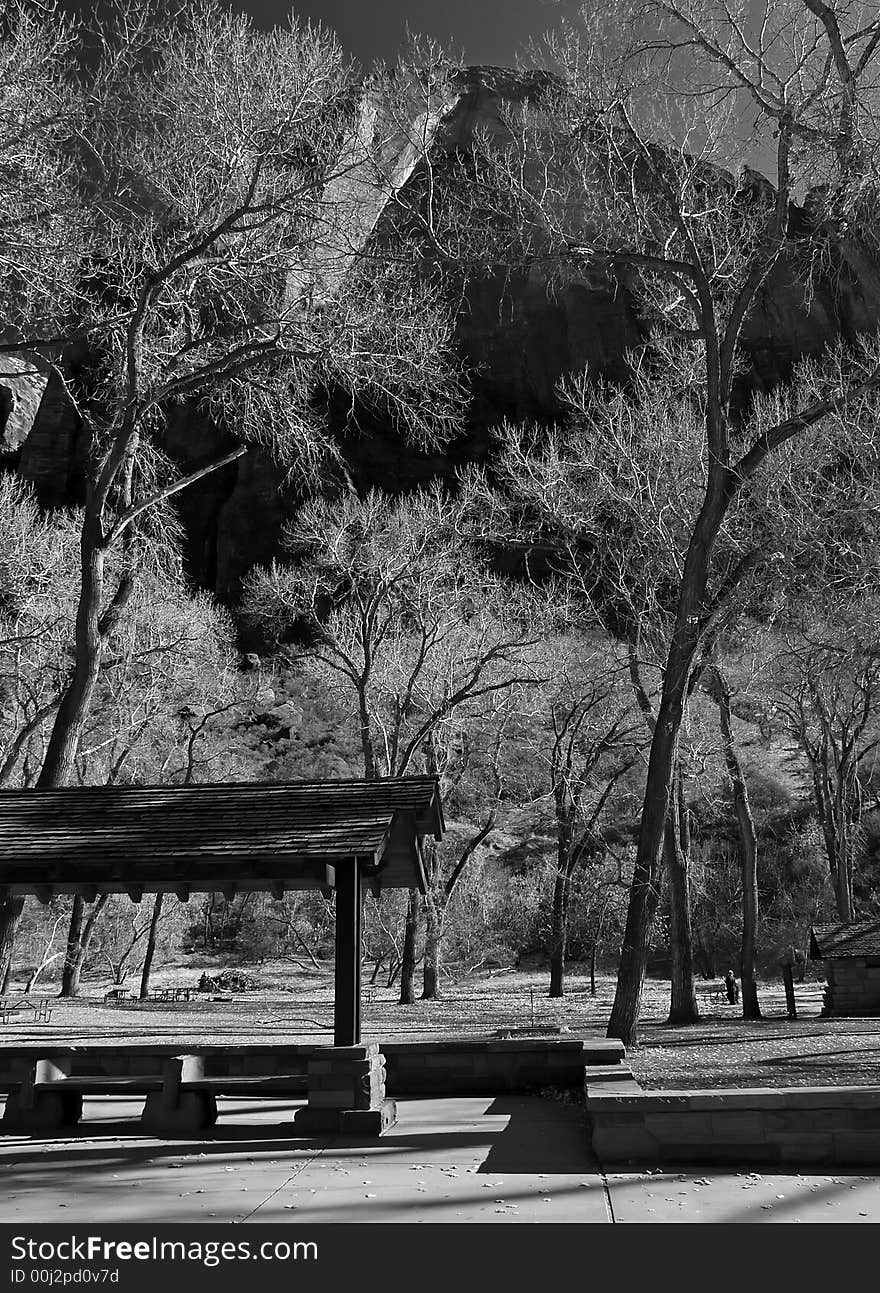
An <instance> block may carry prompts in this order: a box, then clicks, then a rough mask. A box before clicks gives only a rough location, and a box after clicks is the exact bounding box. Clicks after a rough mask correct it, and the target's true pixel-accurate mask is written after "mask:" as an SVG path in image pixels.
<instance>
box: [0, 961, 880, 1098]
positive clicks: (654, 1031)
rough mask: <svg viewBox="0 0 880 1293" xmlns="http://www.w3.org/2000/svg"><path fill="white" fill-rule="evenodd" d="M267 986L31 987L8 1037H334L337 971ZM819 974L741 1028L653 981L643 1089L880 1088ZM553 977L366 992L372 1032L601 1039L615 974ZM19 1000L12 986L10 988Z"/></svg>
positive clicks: (637, 1061) (766, 995) (286, 973)
mask: <svg viewBox="0 0 880 1293" xmlns="http://www.w3.org/2000/svg"><path fill="white" fill-rule="evenodd" d="M258 973H259V975H260V978H261V979H262V980H263V982H264V983H265V985H266V987H265V989H264V990H263V991H261V992H254V993H248V994H241V995H236V996H234V997H232V998H231V999H228V1000H224V1001H217V1000H211V999H210V998H207V997H206V998H203V999H200V1000H197V1001H192V1002H179V1003H176V1004H174V1005H169V1004H167V1003H164V1002H159V1001H154V1002H144V1003H139V1004H136V1005H118V1006H117V1005H108V1004H105V1003H104V1000H103V994H104V992H105V991H106V989H107V987H108V985H107V984H87V985H86V986H85V989H84V994H85V995H84V996H83V997H82V998H81V999H79V1000H77V1001H59V1000H58V999H57V998H53V996H52V994H53V992H54V991H55V990H56V989H54V988H53V987H52V986H51V985H49V986H47V987H46V988H45V989H44V990H43V991H42V992H39V991H38V992H37V993H35V994H33V995H34V996H45V997H47V998H49V1004H50V1007H51V1011H52V1013H51V1019H50V1020H49V1021H48V1022H43V1023H27V1022H21V1021H20V1020H16V1019H13V1021H12V1022H10V1023H7V1024H5V1025H2V1026H0V1043H2V1042H6V1043H7V1044H13V1043H15V1042H22V1041H31V1040H38V1039H41V1038H42V1039H48V1038H49V1037H51V1038H53V1039H54V1040H57V1041H69V1042H88V1041H95V1042H98V1041H103V1042H107V1041H110V1040H117V1041H120V1042H123V1043H124V1042H125V1041H131V1042H134V1041H143V1042H146V1041H157V1042H158V1041H169V1040H175V1041H181V1042H183V1041H185V1040H187V1039H189V1040H191V1041H197V1040H203V1041H208V1040H212V1041H217V1040H220V1041H222V1040H224V1039H225V1040H228V1041H229V1042H243V1041H247V1040H254V1041H260V1040H262V1041H269V1040H282V1039H285V1040H291V1041H295V1040H302V1041H319V1040H322V1039H329V1037H330V1035H331V1034H332V1022H333V1021H332V1016H333V985H332V974H331V972H330V969H329V967H328V968H327V970H326V971H325V970H322V971H321V972H315V973H303V972H302V971H299V970H292V969H290V968H288V967H285V966H283V965H277V966H271V967H262V968H261V970H260V971H259V972H258ZM197 978H198V974H197V973H194V972H193V971H192V970H191V969H183V968H178V969H175V968H173V967H172V968H167V969H165V970H163V971H161V972H159V973H158V974H157V975H156V976H155V979H154V983H153V987H154V989H156V990H158V989H161V988H162V987H164V986H167V985H170V984H181V983H186V984H189V985H191V986H194V985H195V982H196V980H197ZM822 987H823V985H822V983H821V982H819V981H813V982H806V983H803V984H797V985H796V998H797V1005H798V1019H797V1021H793V1020H790V1019H788V1018H787V1015H786V1010H785V1002H784V997H783V991H782V984H781V982H775V983H767V984H762V985H761V990H760V1000H761V1005H762V1011H763V1014H764V1018H763V1019H762V1020H761V1021H760V1022H757V1023H748V1024H747V1023H745V1022H744V1021H743V1020H742V1019H741V1018H739V1017H738V1007H734V1006H729V1005H727V1004H726V1001H722V1000H720V999H719V998H718V996H717V995H715V994H714V993H713V992H712V990H711V989H710V988H709V986H708V985H703V984H700V985H699V987H698V996H699V1000H700V1008H701V1013H702V1015H703V1018H702V1021H701V1023H699V1024H697V1025H694V1026H691V1027H686V1028H669V1027H668V1026H667V1025H666V1024H665V1023H664V1020H665V1017H666V1013H667V1010H668V1002H669V984H668V983H665V982H663V981H655V980H649V981H648V982H647V983H646V985H645V993H644V998H643V1010H642V1022H641V1026H640V1032H639V1044H638V1046H635V1047H632V1048H630V1051H629V1060H630V1063H631V1064H632V1067H633V1070H634V1072H635V1075H636V1077H637V1078H638V1080H639V1081H640V1082H641V1083H642V1085H643V1086H645V1087H646V1088H655V1089H661V1088H667V1089H673V1090H674V1089H691V1090H693V1089H699V1088H701V1087H733V1086H762V1087H774V1086H850V1085H865V1086H868V1085H875V1084H880V1018H877V1019H852V1020H845V1019H840V1020H829V1019H822V1018H820V1011H821V1003H822ZM546 994H547V977H546V974H543V973H537V972H535V973H500V974H493V975H487V974H482V975H478V976H474V977H472V978H470V979H467V980H463V981H460V982H459V983H457V984H455V985H450V986H449V987H448V988H447V989H446V994H445V997H444V999H443V1000H442V1001H438V1002H421V1001H419V1002H417V1003H416V1004H415V1005H413V1006H406V1007H404V1006H399V1005H398V1004H397V993H396V990H395V989H387V988H385V987H381V986H377V987H373V988H370V987H366V988H365V992H364V1007H363V1031H364V1036H365V1039H376V1040H385V1041H392V1040H397V1041H406V1040H414V1041H415V1040H426V1039H429V1038H431V1037H436V1038H437V1039H438V1040H440V1039H443V1038H454V1037H456V1036H470V1037H474V1036H485V1037H492V1036H497V1035H499V1034H501V1035H503V1034H505V1033H510V1034H512V1035H514V1036H517V1035H527V1034H528V1033H534V1034H536V1035H538V1036H541V1035H544V1036H552V1035H558V1034H560V1033H561V1034H563V1035H564V1034H570V1035H571V1036H574V1037H576V1036H584V1035H589V1034H593V1035H595V1034H597V1033H598V1034H602V1033H604V1031H605V1027H606V1025H607V1020H608V1014H609V1011H610V1009H611V1002H612V999H613V995H614V980H613V978H611V977H608V976H604V977H602V978H600V979H599V980H598V981H597V991H596V996H595V997H593V996H591V995H590V991H589V981H588V980H587V979H586V978H581V977H578V976H577V975H573V976H572V977H571V978H570V980H569V989H568V993H567V995H566V997H565V998H564V999H563V1000H561V1001H551V1000H549V999H548V997H547V995H546ZM10 995H11V996H12V997H13V999H14V996H15V993H13V994H10Z"/></svg>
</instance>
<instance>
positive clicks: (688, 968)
mask: <svg viewBox="0 0 880 1293" xmlns="http://www.w3.org/2000/svg"><path fill="white" fill-rule="evenodd" d="M663 856H664V862H665V864H666V874H667V876H668V878H669V951H670V956H671V960H672V985H671V995H670V1003H669V1018H668V1020H667V1023H670V1024H695V1023H697V1022H698V1021H699V1018H700V1013H699V1010H698V1009H697V994H696V990H695V988H694V950H693V938H692V932H691V903H690V886H689V883H688V880H689V877H688V855H687V852H686V850H685V849H684V847H683V846H682V840H681V833H680V830H679V825H678V813H677V805H676V804H675V803H672V802H671V803H670V805H669V812H668V813H667V817H666V827H665V831H664V837H663Z"/></svg>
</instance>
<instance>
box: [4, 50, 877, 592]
mask: <svg viewBox="0 0 880 1293" xmlns="http://www.w3.org/2000/svg"><path fill="white" fill-rule="evenodd" d="M541 80H542V75H541V74H536V75H535V77H534V78H533V79H532V80H528V79H523V78H516V77H514V75H513V74H512V73H510V72H506V71H504V70H503V69H496V68H469V69H466V70H465V71H463V72H462V73H461V75H460V77H459V78H458V81H457V82H456V84H455V86H454V87H453V89H452V90H451V91H450V93H449V94H448V95H447V96H446V97H445V98H444V99H443V101H442V103H441V104H440V105H439V106H438V107H437V109H436V110H435V111H432V112H430V113H424V112H422V113H421V115H420V114H419V110H418V109H414V111H413V115H412V116H411V118H410V120H409V122H408V123H406V122H405V123H403V124H402V125H400V126H399V128H397V129H395V128H394V126H393V123H389V121H388V119H387V118H383V116H382V113H381V111H380V110H379V108H378V107H377V102H378V101H377V97H376V96H375V94H373V92H372V91H371V90H369V89H368V90H367V91H365V94H364V99H363V103H362V105H361V112H360V115H359V118H358V121H357V126H356V138H353V140H352V148H353V150H354V148H355V145H357V147H358V148H360V149H361V154H360V155H362V156H366V155H367V154H368V153H369V151H370V147H371V148H372V156H371V159H370V160H368V161H365V162H363V163H360V164H359V165H356V166H352V168H351V171H350V173H349V175H348V176H347V178H346V180H345V184H344V189H341V190H340V192H338V193H335V192H334V193H333V194H328V197H331V198H333V200H334V201H336V202H337V203H338V204H339V206H340V208H341V209H342V210H343V211H346V210H348V212H349V215H348V219H349V229H348V241H349V245H350V251H349V253H348V254H344V253H342V252H337V253H335V254H334V255H332V256H329V255H328V256H325V257H324V258H323V259H322V260H320V261H319V262H318V263H316V264H312V265H310V266H308V267H299V268H298V269H294V270H292V272H291V276H290V280H289V282H288V285H287V291H288V294H290V293H303V292H306V291H308V292H310V293H311V294H315V293H322V292H333V291H335V290H338V288H339V285H340V284H341V283H342V282H343V281H344V276H345V270H346V267H347V263H348V260H349V257H350V256H351V255H354V254H355V253H356V250H357V248H358V247H359V246H362V245H363V244H364V243H365V242H366V240H367V239H369V238H371V237H381V229H382V220H383V216H384V214H385V211H386V207H387V204H388V202H389V200H390V199H391V197H392V196H393V194H394V193H395V192H397V191H399V190H400V189H401V188H403V187H405V186H406V185H407V184H408V183H410V182H411V181H412V179H413V176H414V173H416V172H417V170H418V167H419V165H420V160H421V155H422V154H421V151H420V149H419V148H418V147H414V146H413V139H415V138H425V139H427V140H428V141H429V143H430V146H431V149H432V155H433V156H435V157H436V158H437V159H438V164H439V165H440V166H441V167H442V160H443V157H444V156H449V155H451V154H452V153H453V152H455V151H456V150H466V149H467V147H468V143H469V141H470V138H471V136H472V132H473V131H474V129H475V127H477V126H480V127H481V128H483V129H488V130H490V131H491V130H495V129H498V128H499V125H498V123H499V104H500V101H501V99H503V98H511V97H513V98H522V97H524V96H526V95H529V94H532V93H534V92H536V91H539V90H540V85H541ZM365 145H369V147H368V148H366V149H365ZM353 155H354V152H353ZM799 215H800V213H797V212H795V213H794V220H793V229H794V231H795V234H796V231H797V225H798V219H799ZM878 321H880V278H878V276H877V274H876V272H875V271H874V269H873V267H872V266H870V265H868V264H865V263H863V262H862V261H861V260H860V259H859V258H858V255H857V253H856V252H855V251H854V250H853V249H848V248H843V249H842V250H841V255H840V262H839V265H838V267H837V272H836V274H835V275H834V281H833V282H831V281H829V282H828V283H827V284H825V285H820V287H819V289H818V290H817V291H816V292H815V294H814V296H813V298H812V300H811V301H810V303H809V305H808V306H807V305H805V304H804V300H803V291H802V288H801V287H800V286H799V284H798V282H797V280H796V276H795V274H794V272H793V268H792V259H791V258H789V259H788V260H784V261H783V262H781V263H780V264H779V266H778V267H777V268H776V270H775V272H774V273H773V275H772V277H771V279H770V280H769V281H768V283H767V285H766V287H765V289H764V292H763V294H762V298H761V303H760V308H759V309H758V310H757V311H756V312H755V313H754V314H753V316H752V317H751V318H750V320H749V321H748V324H747V327H746V329H745V332H744V337H743V342H744V347H745V349H746V351H747V354H748V356H749V359H750V372H749V375H748V377H747V379H746V384H747V385H754V386H756V387H767V386H769V385H772V384H773V383H775V382H777V381H779V380H780V379H781V378H784V377H785V375H786V374H787V373H788V372H789V371H790V368H791V364H792V362H793V361H795V360H796V359H797V358H798V357H800V356H802V355H805V354H815V353H817V352H819V351H820V350H821V349H822V348H823V347H824V346H825V345H826V344H827V343H828V342H829V341H830V340H832V339H833V338H835V337H837V336H840V335H843V336H853V335H855V334H856V333H857V332H859V331H863V330H866V329H869V328H875V327H876V326H877V325H878ZM457 334H458V336H457V340H458V345H459V349H460V354H461V358H462V362H463V364H464V365H465V366H466V367H467V368H468V369H469V370H471V371H472V373H473V377H472V400H471V405H470V413H469V419H468V426H467V429H466V431H465V433H464V434H463V435H462V436H461V437H460V439H459V440H458V441H457V442H456V443H455V444H453V445H452V446H450V448H449V449H448V450H447V451H446V452H444V453H439V452H438V453H434V454H429V453H418V452H415V451H413V450H411V449H409V448H406V447H404V446H403V445H402V444H401V442H400V441H399V439H398V438H397V437H396V436H395V434H394V433H393V432H392V431H391V430H389V428H388V427H387V426H383V425H382V424H381V423H379V422H378V421H377V420H376V419H375V418H372V417H370V415H369V414H368V413H366V412H365V411H364V410H356V411H355V417H354V418H352V416H351V410H350V409H348V408H346V409H345V410H337V409H336V408H335V407H334V405H333V401H332V397H328V402H327V416H328V417H329V418H331V419H332V420H333V422H334V424H335V428H336V432H337V434H338V437H339V440H340V443H341V445H342V448H343V452H344V455H345V457H346V459H347V461H348V464H349V467H350V470H351V474H352V476H353V478H354V480H355V481H356V482H357V483H358V484H359V485H363V486H369V485H381V486H382V487H384V488H388V489H394V490H407V489H411V488H413V487H414V486H416V485H418V484H419V483H420V482H424V481H426V480H428V479H430V478H431V477H432V476H435V475H438V474H439V475H451V473H452V472H453V471H454V469H455V466H456V465H457V464H458V463H460V462H462V461H466V460H469V459H471V460H472V459H484V458H485V457H486V456H487V455H489V454H490V453H491V428H492V426H493V425H494V424H496V423H497V422H498V421H499V420H500V419H501V418H503V417H511V418H536V419H551V418H552V417H553V416H554V412H555V401H554V387H555V385H556V383H557V382H558V380H559V378H560V377H561V376H563V375H564V374H566V373H568V372H575V371H580V370H582V369H583V368H584V367H589V368H590V370H591V371H594V372H596V373H600V372H602V373H607V374H615V373H620V372H622V370H623V355H624V352H625V350H626V349H627V347H628V346H631V345H632V344H633V343H634V342H635V341H636V340H637V339H638V336H639V331H638V319H637V315H636V312H635V310H634V308H633V306H632V303H631V302H630V301H629V300H628V299H627V297H626V294H625V292H618V293H617V294H616V295H614V294H612V293H611V292H610V291H609V290H606V289H604V288H603V287H602V286H600V285H597V284H596V283H590V282H571V283H569V284H568V285H567V286H565V287H564V288H563V289H561V290H559V291H558V292H556V293H554V294H550V293H548V290H547V283H546V281H545V280H544V279H543V278H542V277H541V275H540V274H538V273H534V272H533V273H531V274H528V275H526V274H521V275H518V276H517V275H514V276H508V275H507V274H499V275H498V276H497V277H495V278H480V279H479V280H476V281H473V282H469V283H467V284H466V285H465V287H464V291H463V294H462V300H461V306H460V309H459V313H458V324H457ZM0 436H2V440H0V452H2V454H3V456H4V458H5V460H6V461H7V463H15V464H16V466H17V469H18V470H19V471H20V472H21V473H22V474H23V475H24V476H25V477H27V478H28V479H29V480H31V481H33V482H34V484H35V486H36V487H37V489H38V491H39V494H40V497H41V498H42V499H43V500H44V501H45V502H46V503H47V504H48V505H57V504H58V503H61V502H63V501H65V500H69V499H72V498H75V495H76V480H77V422H76V416H75V413H74V411H73V408H72V407H71V405H70V403H69V401H68V400H67V399H66V396H65V391H64V387H63V384H62V383H61V382H60V380H59V379H58V378H57V377H56V376H53V375H50V374H49V373H48V372H47V370H46V369H45V367H44V366H42V365H41V364H40V363H38V362H36V361H34V362H33V363H30V362H29V361H26V360H17V361H16V363H15V364H14V365H13V364H12V363H10V362H9V361H7V362H6V363H5V364H4V365H3V368H2V371H0ZM222 438H223V437H222V434H221V432H220V431H218V429H217V428H215V427H213V426H211V425H210V424H208V423H206V422H205V420H204V419H203V418H200V417H199V416H198V415H196V414H195V413H193V412H184V413H183V414H181V415H180V416H178V417H176V418H175V419H174V420H172V421H171V422H170V424H169V426H168V430H167V446H166V447H167V449H168V450H169V452H171V453H172V455H174V456H175V457H176V458H178V459H179V460H180V461H181V463H183V464H184V465H186V464H188V463H199V462H203V461H204V460H205V459H206V458H208V457H209V456H213V454H214V452H215V451H216V449H217V446H218V441H220V440H221V439H222ZM296 501H297V500H296V498H295V496H294V495H293V494H292V493H291V492H290V490H289V489H287V488H286V487H285V484H284V473H283V471H282V470H281V469H280V468H279V467H278V466H276V464H274V463H273V462H272V461H271V460H270V459H269V458H268V457H267V455H266V454H265V453H264V452H262V451H260V450H253V451H252V452H251V453H249V454H248V455H247V456H246V457H245V458H243V459H241V460H239V461H238V462H237V463H236V464H234V465H233V466H230V467H228V468H226V469H224V470H223V471H222V472H219V473H217V474H216V475H214V476H211V477H209V478H208V479H206V480H204V481H203V482H200V483H199V484H198V485H196V486H194V487H193V488H191V489H190V490H188V491H186V493H184V494H183V495H181V496H180V510H181V514H182V517H183V520H184V523H185V527H186V533H187V536H188V540H187V541H188V557H189V563H190V569H191V572H192V575H193V577H194V578H195V579H196V580H197V581H198V582H199V583H201V584H203V585H205V586H208V587H211V588H213V589H214V590H215V591H216V592H217V594H218V595H219V596H220V597H221V598H223V599H224V600H227V601H234V600H235V598H236V595H237V592H238V589H239V587H240V583H241V579H242V577H243V575H244V574H245V573H246V572H247V570H248V569H249V568H250V567H251V566H252V565H253V564H254V563H256V562H262V561H266V560H268V559H269V558H271V556H272V555H273V554H274V553H275V551H276V550H277V544H278V536H279V531H280V528H281V525H282V524H283V521H284V519H285V517H286V516H287V515H289V513H290V511H291V510H292V508H293V507H294V506H295V504H296Z"/></svg>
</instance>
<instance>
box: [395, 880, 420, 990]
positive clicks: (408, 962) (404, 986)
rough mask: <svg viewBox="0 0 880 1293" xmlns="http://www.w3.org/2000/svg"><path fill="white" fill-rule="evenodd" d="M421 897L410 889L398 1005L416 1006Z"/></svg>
mask: <svg viewBox="0 0 880 1293" xmlns="http://www.w3.org/2000/svg"><path fill="white" fill-rule="evenodd" d="M419 906H420V895H419V891H418V889H410V891H409V901H408V903H407V907H406V924H405V925H404V932H403V957H402V959H401V964H400V1000H399V1001H398V1005H401V1006H412V1005H414V1004H415V999H416V997H415V978H416V940H417V938H418V931H419V914H420V911H419Z"/></svg>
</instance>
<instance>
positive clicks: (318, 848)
mask: <svg viewBox="0 0 880 1293" xmlns="http://www.w3.org/2000/svg"><path fill="white" fill-rule="evenodd" d="M443 831H444V821H443V809H442V805H441V802H440V793H439V788H438V784H437V780H436V778H434V777H395V778H387V779H385V780H380V781H295V782H270V783H233V784H228V785H222V784H221V785H201V786H186V787H183V786H86V787H80V788H76V789H63V790H12V791H5V792H3V793H2V794H0V901H2V900H3V899H5V898H6V897H7V896H15V895H21V894H35V895H36V896H37V898H39V899H40V900H41V901H43V902H49V901H50V899H51V898H52V897H53V896H54V895H56V894H80V895H81V896H82V897H83V898H85V899H86V901H89V902H92V901H94V899H95V898H96V897H97V896H98V894H103V893H124V894H128V896H129V897H130V898H131V899H132V901H133V902H140V900H141V898H142V897H143V895H144V894H145V893H174V894H176V895H177V896H178V897H179V898H181V899H182V900H183V901H187V900H188V898H189V896H190V894H193V893H213V892H222V893H224V894H225V895H226V897H228V898H231V897H234V895H235V894H236V893H237V892H241V891H249V890H264V891H267V892H269V893H271V894H273V895H274V896H275V897H276V898H280V897H282V896H283V894H284V893H285V892H287V891H288V890H295V889H320V890H322V891H323V892H324V893H326V894H330V893H332V892H334V891H335V893H336V966H335V970H336V979H335V1006H334V1042H335V1045H336V1046H353V1045H356V1044H358V1043H360V1032H361V1028H360V995H361V994H360V972H361V951H360V943H361V903H362V894H363V888H364V886H369V887H370V888H372V890H373V891H374V892H375V893H379V892H380V891H381V890H383V889H413V888H417V889H420V890H421V891H422V892H424V891H425V887H426V878H425V872H424V867H423V865H422V854H421V840H422V839H423V838H424V837H425V836H427V835H433V836H434V837H435V838H436V839H440V838H442V835H443Z"/></svg>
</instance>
